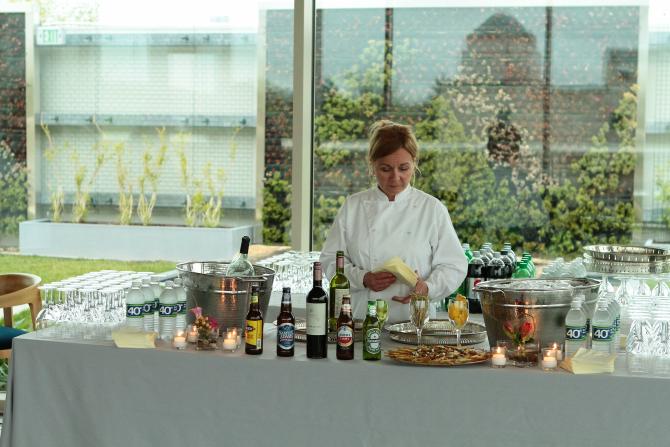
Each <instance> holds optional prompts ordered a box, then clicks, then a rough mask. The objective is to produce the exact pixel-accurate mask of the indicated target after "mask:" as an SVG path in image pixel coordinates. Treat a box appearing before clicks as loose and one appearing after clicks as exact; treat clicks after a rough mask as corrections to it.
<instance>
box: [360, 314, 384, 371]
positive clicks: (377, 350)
mask: <svg viewBox="0 0 670 447" xmlns="http://www.w3.org/2000/svg"><path fill="white" fill-rule="evenodd" d="M363 334H364V337H365V338H364V342H363V360H381V358H382V347H381V336H382V331H381V328H380V327H379V320H378V319H377V303H376V302H375V301H368V314H367V316H366V317H365V321H364V322H363Z"/></svg>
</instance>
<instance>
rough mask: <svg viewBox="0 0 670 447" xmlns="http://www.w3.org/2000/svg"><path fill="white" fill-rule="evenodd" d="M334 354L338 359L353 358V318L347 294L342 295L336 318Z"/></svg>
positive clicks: (349, 298)
mask: <svg viewBox="0 0 670 447" xmlns="http://www.w3.org/2000/svg"><path fill="white" fill-rule="evenodd" d="M375 307H376V306H375ZM336 355H337V359H338V360H352V359H353V358H354V319H353V317H352V316H351V297H350V296H349V295H344V296H343V297H342V309H341V310H340V316H339V317H338V318H337V349H336Z"/></svg>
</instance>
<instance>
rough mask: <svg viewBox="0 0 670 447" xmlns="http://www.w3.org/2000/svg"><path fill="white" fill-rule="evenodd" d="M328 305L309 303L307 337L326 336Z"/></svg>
mask: <svg viewBox="0 0 670 447" xmlns="http://www.w3.org/2000/svg"><path fill="white" fill-rule="evenodd" d="M326 324H327V319H326V303H307V335H326Z"/></svg>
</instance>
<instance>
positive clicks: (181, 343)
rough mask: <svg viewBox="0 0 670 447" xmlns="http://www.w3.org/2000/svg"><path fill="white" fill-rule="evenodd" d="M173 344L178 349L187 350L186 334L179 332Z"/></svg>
mask: <svg viewBox="0 0 670 447" xmlns="http://www.w3.org/2000/svg"><path fill="white" fill-rule="evenodd" d="M172 343H173V344H174V347H175V348H177V349H186V337H184V333H183V332H181V331H180V332H178V333H177V335H175V336H174V339H173V340H172Z"/></svg>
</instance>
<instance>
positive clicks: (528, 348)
mask: <svg viewBox="0 0 670 447" xmlns="http://www.w3.org/2000/svg"><path fill="white" fill-rule="evenodd" d="M507 353H508V354H507V357H508V358H509V359H510V360H511V361H513V362H514V366H516V367H518V368H528V367H530V366H535V365H537V357H538V354H539V349H538V346H537V343H521V344H518V345H516V346H514V347H513V348H512V349H509V350H508V351H507Z"/></svg>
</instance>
